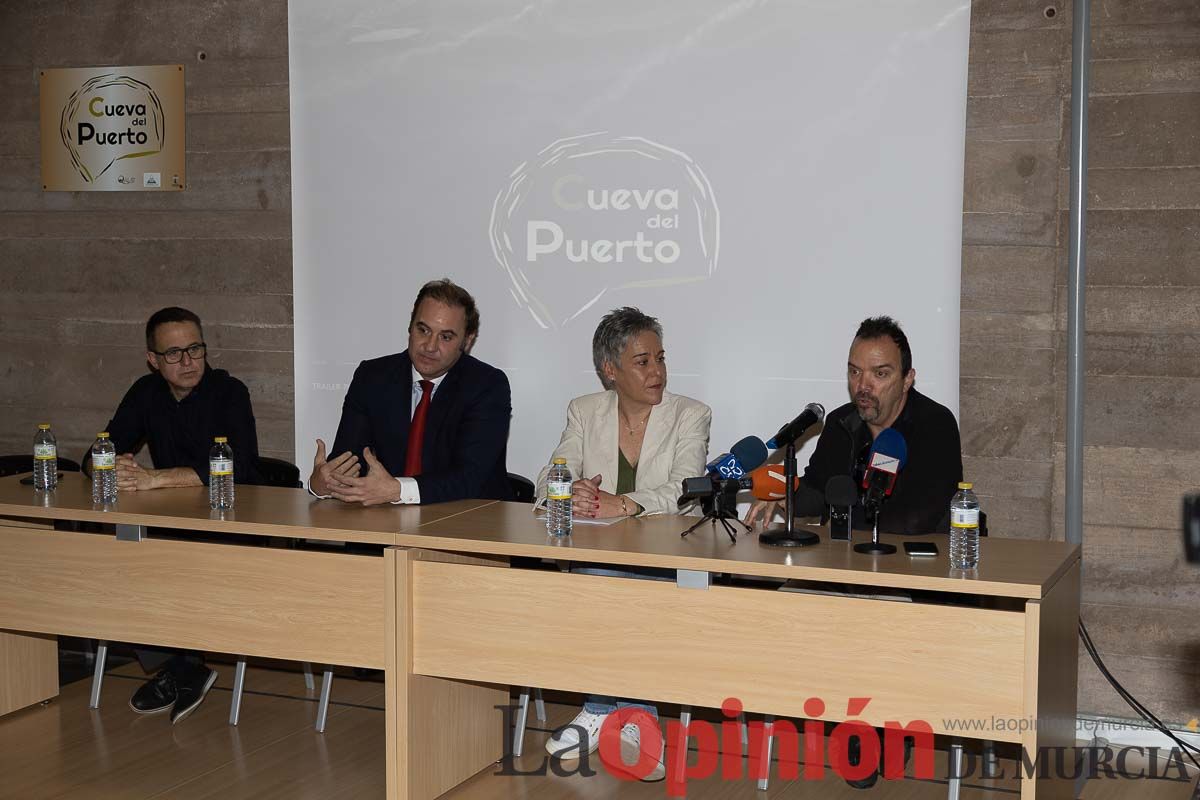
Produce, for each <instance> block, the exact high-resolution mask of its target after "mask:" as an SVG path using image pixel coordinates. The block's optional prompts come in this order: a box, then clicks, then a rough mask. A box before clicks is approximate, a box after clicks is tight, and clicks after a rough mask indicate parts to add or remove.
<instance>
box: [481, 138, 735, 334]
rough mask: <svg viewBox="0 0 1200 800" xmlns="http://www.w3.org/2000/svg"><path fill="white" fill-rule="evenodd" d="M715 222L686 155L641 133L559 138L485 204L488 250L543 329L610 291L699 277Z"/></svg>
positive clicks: (713, 262) (715, 251) (708, 269)
mask: <svg viewBox="0 0 1200 800" xmlns="http://www.w3.org/2000/svg"><path fill="white" fill-rule="evenodd" d="M720 229H721V219H720V211H719V208H718V206H717V200H716V196H715V194H714V192H713V187H712V185H711V184H710V183H709V180H708V177H707V176H706V175H705V174H704V171H703V170H702V169H701V168H700V166H699V165H698V164H697V163H696V162H695V160H694V159H692V158H691V156H689V155H687V154H686V153H683V152H682V151H680V150H677V149H674V148H671V147H668V146H667V145H664V144H661V143H658V142H654V141H651V140H649V139H646V138H644V137H640V136H617V135H613V134H610V133H608V132H597V133H588V134H583V135H580V136H572V137H568V138H564V139H559V140H557V141H555V142H553V143H551V144H550V145H548V146H547V147H545V148H543V149H542V150H541V151H539V152H538V153H537V154H536V155H535V156H534V157H533V158H530V159H529V160H527V161H525V162H522V163H521V164H520V165H519V166H517V167H516V169H514V170H513V171H512V173H511V174H510V175H509V176H508V181H507V185H506V186H505V187H504V188H502V189H501V190H500V191H499V193H498V194H497V195H496V199H495V202H494V203H493V205H492V214H491V220H490V224H489V230H488V234H489V238H490V240H491V245H492V253H493V256H494V257H495V259H496V261H497V263H498V264H499V266H500V267H501V268H502V269H504V270H505V272H506V273H507V275H508V278H509V281H510V291H511V293H512V296H513V298H514V299H515V300H516V302H517V303H518V304H519V305H520V306H522V307H524V308H526V309H527V310H528V311H529V313H530V315H531V316H532V317H533V319H534V320H535V321H536V322H537V324H538V325H540V326H541V327H543V328H551V327H558V326H561V325H565V324H567V323H569V322H570V321H571V320H572V319H574V318H575V317H576V316H578V315H579V314H581V313H583V312H584V311H586V310H587V309H588V308H590V307H591V306H592V304H594V303H595V302H596V301H597V300H599V299H600V297H602V296H603V295H604V293H605V292H607V291H609V290H611V289H618V288H629V287H634V286H669V285H674V284H679V283H689V282H693V281H700V280H705V279H707V278H708V277H709V276H710V275H711V274H712V273H713V272H714V271H715V270H716V268H717V261H718V257H719V254H720V243H721V235H720Z"/></svg>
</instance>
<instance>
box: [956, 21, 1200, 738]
mask: <svg viewBox="0 0 1200 800" xmlns="http://www.w3.org/2000/svg"><path fill="white" fill-rule="evenodd" d="M1048 8H1053V9H1054V10H1055V12H1056V13H1054V15H1053V16H1047V9H1048ZM1092 19H1093V36H1092V58H1093V63H1092V84H1091V96H1090V98H1089V114H1090V126H1091V130H1090V135H1089V141H1090V146H1089V151H1088V155H1089V159H1090V164H1089V172H1088V189H1089V191H1088V207H1089V212H1088V227H1087V248H1088V249H1087V255H1088V261H1087V270H1088V272H1087V294H1086V302H1087V330H1088V340H1087V361H1086V369H1087V382H1086V393H1087V394H1086V404H1087V405H1086V414H1085V434H1084V435H1085V441H1086V443H1087V445H1088V446H1087V447H1086V449H1085V497H1084V503H1085V519H1084V521H1085V530H1084V559H1085V560H1084V588H1083V592H1084V603H1085V606H1084V619H1085V621H1086V623H1087V625H1088V628H1089V630H1090V631H1091V633H1092V637H1093V639H1095V641H1096V643H1097V645H1098V646H1099V648H1100V649H1101V651H1102V655H1103V656H1104V657H1105V661H1106V663H1107V664H1108V666H1109V668H1110V669H1112V670H1113V671H1114V673H1115V674H1116V676H1117V677H1118V679H1119V680H1121V682H1122V683H1124V685H1125V686H1126V687H1127V688H1128V689H1130V691H1132V693H1133V694H1134V695H1135V696H1136V697H1137V698H1139V699H1140V700H1142V702H1144V703H1146V704H1147V705H1148V706H1149V707H1150V708H1151V709H1152V710H1154V711H1155V712H1156V713H1158V714H1159V715H1160V716H1161V717H1162V718H1163V719H1164V720H1168V721H1172V722H1176V723H1180V722H1186V721H1187V720H1189V719H1191V718H1192V717H1194V716H1197V715H1198V714H1200V688H1198V686H1197V681H1196V677H1197V672H1198V671H1200V670H1198V666H1197V656H1200V623H1197V621H1196V617H1195V613H1194V610H1195V608H1196V601H1197V598H1198V597H1200V570H1197V569H1195V568H1191V567H1188V566H1187V565H1186V564H1184V563H1183V555H1182V546H1181V543H1180V497H1181V495H1182V494H1183V493H1184V492H1185V491H1187V490H1189V489H1191V490H1194V489H1195V488H1196V486H1197V485H1200V391H1198V390H1200V380H1198V377H1200V358H1198V357H1197V356H1198V355H1200V348H1198V346H1197V345H1198V344H1200V4H1197V3H1196V2H1194V0H1159V1H1158V2H1132V0H1103V1H1100V2H1093V3H1092ZM1070 59H1071V5H1070V3H1060V2H1048V1H1047V0H1038V1H1037V2H1027V1H1024V0H976V2H975V3H974V5H973V13H972V39H971V68H970V89H969V92H970V99H969V104H968V121H967V128H968V140H967V160H966V176H967V177H966V186H965V191H964V205H963V210H964V214H963V231H964V247H963V290H962V331H963V341H962V362H961V363H962V385H961V389H962V406H961V407H962V430H963V449H964V462H965V467H966V471H967V474H968V475H969V476H971V477H973V478H974V479H975V480H976V481H977V482H978V483H979V484H980V489H981V494H982V495H983V497H982V503H983V505H984V508H985V510H987V511H988V514H989V518H990V521H991V525H992V527H993V528H994V529H995V531H996V532H997V533H1000V534H1003V535H1006V536H1029V537H1036V538H1046V537H1051V538H1062V536H1063V505H1064V503H1063V486H1064V483H1065V479H1064V466H1063V465H1064V452H1065V442H1066V431H1065V419H1064V414H1065V393H1066V379H1065V370H1066V340H1065V334H1064V331H1065V328H1066V310H1065V309H1066V262H1067V233H1068V216H1067V208H1068V205H1069V195H1068V191H1067V177H1068V156H1069V147H1070V133H1071V130H1070V117H1069V113H1070V112H1069V101H1070V87H1071V81H1070V67H1071V64H1070ZM1080 708H1081V710H1083V711H1089V712H1094V713H1101V714H1112V715H1116V716H1124V717H1129V716H1132V715H1133V714H1132V712H1131V711H1130V710H1129V708H1128V707H1127V706H1126V705H1125V704H1124V702H1123V701H1121V700H1120V699H1119V698H1118V697H1117V696H1116V695H1115V693H1114V692H1113V691H1112V690H1111V689H1110V688H1109V687H1108V685H1107V683H1105V682H1104V680H1103V678H1102V677H1101V676H1100V674H1099V672H1098V671H1097V670H1096V669H1095V667H1094V666H1093V665H1092V663H1091V661H1090V659H1088V658H1087V656H1086V655H1084V656H1083V657H1082V658H1081V660H1080Z"/></svg>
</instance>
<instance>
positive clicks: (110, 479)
mask: <svg viewBox="0 0 1200 800" xmlns="http://www.w3.org/2000/svg"><path fill="white" fill-rule="evenodd" d="M116 501H117V447H116V445H114V444H113V443H112V439H109V438H108V431H103V432H101V433H98V434H96V441H95V443H94V444H92V502H93V503H96V504H98V505H105V504H107V503H115V502H116Z"/></svg>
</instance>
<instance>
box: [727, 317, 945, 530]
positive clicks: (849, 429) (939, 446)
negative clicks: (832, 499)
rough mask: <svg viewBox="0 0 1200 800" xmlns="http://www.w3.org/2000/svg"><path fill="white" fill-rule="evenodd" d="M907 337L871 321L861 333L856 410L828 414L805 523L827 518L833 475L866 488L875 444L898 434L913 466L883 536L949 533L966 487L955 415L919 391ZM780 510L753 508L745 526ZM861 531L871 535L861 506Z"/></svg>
mask: <svg viewBox="0 0 1200 800" xmlns="http://www.w3.org/2000/svg"><path fill="white" fill-rule="evenodd" d="M916 377H917V373H916V370H914V369H913V367H912V350H911V349H909V346H908V337H907V336H905V335H904V331H903V330H901V329H900V326H899V325H898V324H897V323H896V321H895V320H893V319H892V318H891V317H871V318H870V319H866V320H863V322H862V324H861V325H859V327H858V331H857V333H855V335H854V341H853V342H852V343H851V346H850V357H849V359H848V361H847V365H846V378H847V384H848V389H849V392H850V400H851V402H849V403H847V404H846V405H843V406H840V407H838V408H837V409H835V410H834V411H832V412H830V414H829V416H827V417H826V418H825V427H824V429H823V430H822V431H821V437H820V438H819V439H818V440H817V448H816V450H815V451H813V454H812V458H810V459H809V462H808V467H807V468H806V469H805V470H804V476H803V479H802V481H801V484H800V488H799V489H798V490H797V491H796V496H795V513H796V516H799V517H811V516H819V515H821V514H822V513H823V512H825V510H826V505H825V484H826V483H827V482H828V481H829V479H830V478H831V477H833V476H835V475H849V476H850V477H852V478H854V479H855V480H856V481H861V478H862V470H863V467H864V465H865V462H866V458H867V455H868V453H869V452H870V449H871V444H872V442H874V441H875V437H876V436H878V435H879V433H880V431H882V430H884V429H885V428H889V427H890V428H894V429H895V430H896V431H897V432H899V433H900V434H901V435H903V436H904V440H905V442H906V444H907V445H908V463H907V465H906V466H905V467H904V469H903V470H901V471H900V474H899V476H898V477H897V479H896V486H895V489H894V490H893V492H892V495H891V497H890V498H889V499H888V500H887V501H886V502H885V503H884V504H883V507H882V510H881V511H880V516H879V529H880V530H881V531H886V532H888V533H912V534H921V533H936V532H945V531H947V530H949V513H950V499H951V498H952V497H953V496H954V493H955V491H956V490H957V487H958V482H959V481H961V480H962V451H961V443H960V440H959V435H958V423H957V421H955V419H954V415H953V414H952V413H951V412H950V409H948V408H946V407H945V406H943V405H941V404H939V403H937V402H935V401H933V400H931V399H929V398H928V397H926V396H925V395H923V394H921V393H920V392H918V391H917V390H916V389H914V388H913V381H915V380H916ZM777 505H778V504H775V503H761V502H760V503H755V504H754V506H753V507H752V508H751V509H750V512H749V513H748V514H747V515H746V522H747V524H753V523H754V522H755V521H756V520H758V519H760V518H761V519H762V520H763V522H764V523H765V522H767V521H768V520H770V518H771V516H772V515H773V514H774V512H775V510H776V508H777ZM854 523H855V527H858V528H867V527H869V523H870V521H869V520H866V519H864V516H863V510H862V507H861V506H856V507H855V510H854Z"/></svg>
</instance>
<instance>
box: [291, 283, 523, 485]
mask: <svg viewBox="0 0 1200 800" xmlns="http://www.w3.org/2000/svg"><path fill="white" fill-rule="evenodd" d="M478 335H479V311H478V309H477V308H476V306H475V299H474V298H473V297H471V295H470V293H469V292H467V290H466V289H463V288H462V287H461V286H458V285H456V284H454V283H453V282H451V281H450V280H449V279H443V280H438V281H430V282H429V283H427V284H425V285H424V286H423V287H422V288H421V291H420V292H419V293H418V294H417V300H416V302H415V303H414V304H413V312H412V318H411V319H410V320H409V323H408V349H407V350H405V351H404V352H403V353H396V354H395V355H390V356H384V357H382V358H375V359H371V360H370V361H364V362H362V363H361V364H359V365H358V369H356V370H355V371H354V379H353V380H352V381H351V382H350V389H349V390H348V391H347V392H346V400H345V402H344V403H343V405H342V419H341V422H340V423H338V430H337V436H336V437H335V438H334V441H333V450H332V452H333V453H335V454H336V455H335V456H334V457H333V458H331V459H327V458H326V453H325V443H324V442H323V441H321V440H320V439H317V455H316V458H315V459H313V471H312V475H311V476H310V477H309V488H310V489H311V490H312V492H313V494H315V495H318V496H320V497H334V498H336V499H338V500H342V501H344V502H347V503H361V504H362V505H364V506H369V505H377V504H380V503H397V504H398V503H442V502H446V501H448V500H463V499H467V498H487V499H493V500H511V499H512V493H511V489H510V488H509V483H508V473H507V470H506V468H505V450H506V448H507V445H508V427H509V422H510V420H511V417H512V393H511V391H510V390H509V386H508V377H507V376H505V374H504V373H503V372H501V371H500V370H498V369H496V368H495V367H493V366H490V365H488V364H485V363H483V362H482V361H480V360H478V359H476V358H473V357H472V356H470V355H468V353H469V351H470V350H471V346H472V345H474V344H475V339H476V337H477V336H478ZM363 465H365V466H366V473H365V474H362V466H363Z"/></svg>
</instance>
